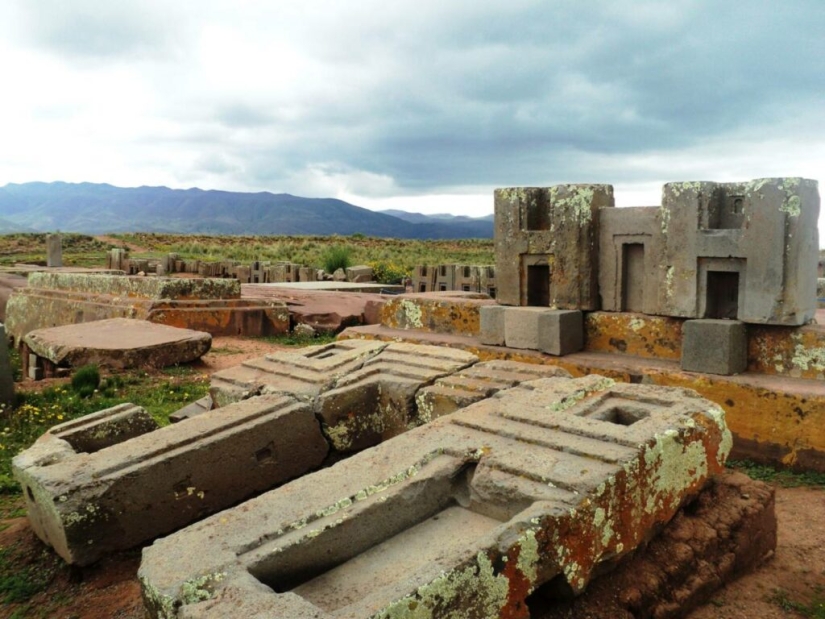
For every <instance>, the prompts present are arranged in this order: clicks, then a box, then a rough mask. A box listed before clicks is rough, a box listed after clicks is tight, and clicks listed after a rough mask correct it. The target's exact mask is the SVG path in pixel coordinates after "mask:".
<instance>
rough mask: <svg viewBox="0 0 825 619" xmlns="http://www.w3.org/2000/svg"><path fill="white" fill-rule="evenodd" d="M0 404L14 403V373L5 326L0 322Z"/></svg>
mask: <svg viewBox="0 0 825 619" xmlns="http://www.w3.org/2000/svg"><path fill="white" fill-rule="evenodd" d="M0 404H5V405H6V406H11V405H12V404H14V374H13V373H12V370H11V360H10V359H9V340H8V338H7V337H6V327H5V325H2V324H0Z"/></svg>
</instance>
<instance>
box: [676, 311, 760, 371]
mask: <svg viewBox="0 0 825 619" xmlns="http://www.w3.org/2000/svg"><path fill="white" fill-rule="evenodd" d="M747 366H748V335H747V328H746V327H745V323H743V322H739V321H738V320H710V319H708V320H688V321H686V322H685V324H684V325H682V369H683V370H686V371H688V372H704V373H706V374H724V375H729V374H738V373H740V372H744V371H745V368H747Z"/></svg>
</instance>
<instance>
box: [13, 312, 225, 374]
mask: <svg viewBox="0 0 825 619" xmlns="http://www.w3.org/2000/svg"><path fill="white" fill-rule="evenodd" d="M23 342H24V343H25V344H26V346H27V347H28V349H29V350H30V351H31V352H32V353H34V354H36V355H37V356H38V357H40V358H42V359H46V360H48V361H49V362H50V363H52V364H54V365H56V366H63V367H66V366H69V367H80V366H82V365H87V364H89V363H94V364H97V365H100V366H103V367H108V368H114V369H125V368H135V367H157V368H160V367H167V366H170V365H175V364H178V363H188V362H190V361H194V360H195V359H199V358H200V357H201V356H203V355H204V354H206V353H207V352H208V351H209V349H210V347H211V346H212V336H211V335H209V334H208V333H204V332H202V331H193V330H191V329H179V328H177V327H168V326H166V325H157V324H153V323H151V322H146V321H145V320H130V319H128V318H112V319H109V320H99V321H96V322H84V323H80V324H76V325H63V326H62V327H52V328H50V329H37V330H35V331H31V332H30V333H29V334H28V335H26V336H25V337H24V338H23Z"/></svg>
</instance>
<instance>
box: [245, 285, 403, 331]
mask: <svg viewBox="0 0 825 619" xmlns="http://www.w3.org/2000/svg"><path fill="white" fill-rule="evenodd" d="M243 298H244V299H267V300H275V301H279V302H282V303H286V305H287V307H288V308H289V313H290V316H291V318H292V322H293V324H296V325H299V324H305V325H308V326H310V327H312V328H313V329H315V330H316V331H318V332H322V333H338V332H340V331H341V330H342V329H345V328H346V327H351V326H355V325H362V324H371V322H372V323H375V322H376V321H377V320H376V319H375V318H374V317H373V316H374V313H375V312H374V310H370V309H368V307H369V306H370V304H378V305H379V306H380V304H382V303H383V302H384V299H385V298H387V297H385V296H384V295H379V294H374V293H367V292H336V291H334V290H299V289H296V288H282V287H280V286H271V285H269V284H261V285H251V284H250V285H248V286H244V287H243Z"/></svg>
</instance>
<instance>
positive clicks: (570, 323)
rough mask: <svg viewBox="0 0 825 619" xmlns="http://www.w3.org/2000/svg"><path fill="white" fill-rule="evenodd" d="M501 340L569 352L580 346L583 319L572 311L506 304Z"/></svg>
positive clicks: (554, 352) (510, 344) (545, 350)
mask: <svg viewBox="0 0 825 619" xmlns="http://www.w3.org/2000/svg"><path fill="white" fill-rule="evenodd" d="M504 340H505V343H506V345H507V346H508V347H510V348H527V349H531V350H540V351H541V352H543V353H547V354H549V355H556V356H562V355H569V354H570V353H574V352H578V351H580V350H581V349H582V346H583V345H584V319H583V317H582V313H581V312H579V311H575V310H551V309H546V308H540V307H508V308H506V311H505V314H504Z"/></svg>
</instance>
